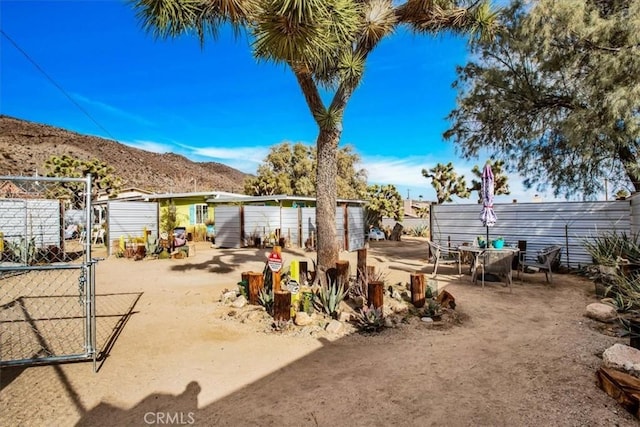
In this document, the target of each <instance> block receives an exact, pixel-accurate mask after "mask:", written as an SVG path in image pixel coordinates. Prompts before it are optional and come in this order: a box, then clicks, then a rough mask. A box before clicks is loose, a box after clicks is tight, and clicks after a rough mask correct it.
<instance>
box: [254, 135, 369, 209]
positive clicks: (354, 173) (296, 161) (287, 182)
mask: <svg viewBox="0 0 640 427" xmlns="http://www.w3.org/2000/svg"><path fill="white" fill-rule="evenodd" d="M316 161H317V153H316V148H315V147H313V146H310V145H304V144H302V143H300V142H297V143H295V144H292V143H289V142H283V143H282V144H279V145H276V146H274V147H271V150H270V152H269V154H268V155H267V157H266V158H265V160H264V163H263V164H261V165H260V166H259V167H258V171H257V173H258V174H257V176H255V177H247V178H245V181H244V192H245V194H249V195H253V196H266V195H274V194H288V195H293V196H306V197H315V196H316ZM359 161H360V157H359V156H358V155H357V154H355V153H353V150H352V148H351V147H350V146H345V147H342V148H340V149H339V150H338V176H337V177H336V181H337V188H338V197H340V198H345V199H356V198H359V197H362V195H363V194H364V191H365V188H366V185H367V184H366V182H367V181H366V172H365V171H364V170H356V165H357V163H358V162H359Z"/></svg>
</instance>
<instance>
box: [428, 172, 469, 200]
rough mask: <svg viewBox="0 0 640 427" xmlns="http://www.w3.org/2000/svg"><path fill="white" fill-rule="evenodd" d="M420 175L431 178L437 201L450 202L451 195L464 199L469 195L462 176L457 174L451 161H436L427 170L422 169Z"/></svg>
mask: <svg viewBox="0 0 640 427" xmlns="http://www.w3.org/2000/svg"><path fill="white" fill-rule="evenodd" d="M422 176H424V177H425V178H430V179H431V186H432V187H433V188H434V189H435V190H436V197H437V199H438V203H444V202H450V201H451V200H452V199H451V197H452V196H458V197H460V198H463V199H466V198H468V197H469V195H470V193H469V190H467V182H466V181H465V179H464V176H463V175H460V176H458V174H457V173H456V172H455V170H454V168H453V163H451V162H449V163H447V164H446V165H445V164H442V163H438V164H436V165H435V166H434V167H432V168H431V169H428V170H427V169H422Z"/></svg>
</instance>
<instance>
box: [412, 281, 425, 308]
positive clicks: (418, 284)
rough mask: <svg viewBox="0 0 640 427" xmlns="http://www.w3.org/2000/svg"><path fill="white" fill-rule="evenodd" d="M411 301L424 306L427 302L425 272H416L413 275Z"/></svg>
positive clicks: (418, 305) (419, 306)
mask: <svg viewBox="0 0 640 427" xmlns="http://www.w3.org/2000/svg"><path fill="white" fill-rule="evenodd" d="M410 277H411V303H412V304H413V305H414V306H415V307H417V308H422V307H424V304H425V295H426V289H425V287H424V274H422V273H415V274H412V275H411V276H410Z"/></svg>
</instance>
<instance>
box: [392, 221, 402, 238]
mask: <svg viewBox="0 0 640 427" xmlns="http://www.w3.org/2000/svg"><path fill="white" fill-rule="evenodd" d="M403 228H404V227H402V224H400V223H399V222H396V225H394V226H393V230H392V231H391V235H390V236H389V240H395V241H400V237H401V236H402V229H403Z"/></svg>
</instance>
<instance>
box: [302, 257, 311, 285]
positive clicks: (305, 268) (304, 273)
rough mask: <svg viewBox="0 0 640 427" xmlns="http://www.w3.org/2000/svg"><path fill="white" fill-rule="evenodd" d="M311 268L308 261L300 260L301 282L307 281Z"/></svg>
mask: <svg viewBox="0 0 640 427" xmlns="http://www.w3.org/2000/svg"><path fill="white" fill-rule="evenodd" d="M308 270H309V264H307V261H300V284H301V285H304V284H305V283H307V280H308V279H307V271H308Z"/></svg>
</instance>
